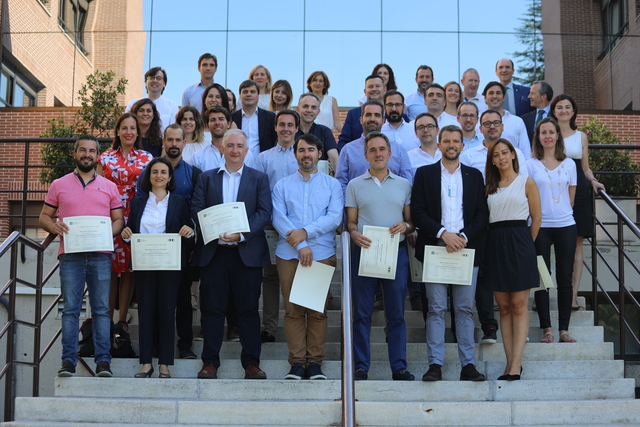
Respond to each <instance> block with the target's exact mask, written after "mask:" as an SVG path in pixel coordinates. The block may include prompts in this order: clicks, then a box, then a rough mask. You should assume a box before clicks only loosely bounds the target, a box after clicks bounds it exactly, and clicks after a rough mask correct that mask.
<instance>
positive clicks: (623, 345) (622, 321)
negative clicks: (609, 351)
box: [618, 215, 627, 361]
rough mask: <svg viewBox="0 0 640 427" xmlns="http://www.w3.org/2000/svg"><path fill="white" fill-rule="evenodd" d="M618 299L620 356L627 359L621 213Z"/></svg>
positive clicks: (619, 224)
mask: <svg viewBox="0 0 640 427" xmlns="http://www.w3.org/2000/svg"><path fill="white" fill-rule="evenodd" d="M618 299H619V302H618V304H619V305H620V308H619V310H620V314H619V315H618V321H619V323H620V326H619V327H620V358H621V359H622V360H625V361H626V360H627V357H626V353H627V343H626V339H625V335H626V334H625V317H624V301H625V286H624V228H623V223H622V218H621V217H620V215H618Z"/></svg>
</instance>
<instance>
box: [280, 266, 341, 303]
mask: <svg viewBox="0 0 640 427" xmlns="http://www.w3.org/2000/svg"><path fill="white" fill-rule="evenodd" d="M335 269H336V268H335V267H331V266H330V265H326V264H323V263H321V262H317V261H314V262H313V263H311V267H303V266H302V264H300V263H298V268H297V269H296V275H295V276H294V277H293V284H292V285H291V294H290V295H289V302H291V303H293V304H297V305H301V306H303V307H307V308H310V309H311V310H315V311H318V312H320V313H323V312H324V306H325V303H326V302H327V295H328V294H329V285H331V279H332V278H333V272H334V271H335Z"/></svg>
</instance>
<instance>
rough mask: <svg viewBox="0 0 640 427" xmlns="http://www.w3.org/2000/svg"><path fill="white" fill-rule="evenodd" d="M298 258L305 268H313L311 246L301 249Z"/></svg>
mask: <svg viewBox="0 0 640 427" xmlns="http://www.w3.org/2000/svg"><path fill="white" fill-rule="evenodd" d="M298 257H299V258H300V264H302V266H303V267H311V263H313V251H312V250H311V248H310V247H309V246H305V247H304V248H302V249H300V250H299V251H298Z"/></svg>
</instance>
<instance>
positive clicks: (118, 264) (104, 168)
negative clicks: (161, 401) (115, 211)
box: [96, 113, 153, 330]
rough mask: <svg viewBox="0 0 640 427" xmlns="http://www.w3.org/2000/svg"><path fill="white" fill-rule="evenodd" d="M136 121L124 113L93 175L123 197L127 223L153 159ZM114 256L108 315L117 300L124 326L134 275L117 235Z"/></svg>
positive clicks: (126, 252) (129, 253)
mask: <svg viewBox="0 0 640 427" xmlns="http://www.w3.org/2000/svg"><path fill="white" fill-rule="evenodd" d="M139 130H140V129H139V126H138V119H137V118H136V116H135V115H134V114H132V113H124V114H123V115H121V116H120V118H119V119H118V121H117V122H116V130H115V134H116V137H115V138H114V139H113V143H112V144H111V149H109V150H107V151H105V152H104V153H102V154H101V155H100V157H99V158H98V165H97V167H96V172H97V173H98V174H100V175H102V176H104V177H105V178H107V179H108V180H109V181H111V182H113V183H114V184H116V186H117V187H118V192H119V193H120V197H121V198H122V211H123V213H124V220H125V222H126V221H127V219H128V217H129V212H130V210H131V207H130V203H131V200H132V199H133V198H134V197H135V196H136V188H137V184H138V177H139V176H140V173H141V172H142V171H143V170H144V168H145V166H147V164H149V162H150V161H151V160H152V159H153V156H152V155H151V154H150V153H148V152H146V151H144V150H143V149H142V143H141V141H140V132H139ZM113 246H114V250H115V252H114V255H113V262H112V267H111V271H112V273H111V296H110V297H109V315H110V317H111V318H113V311H114V310H115V306H116V298H118V299H119V310H118V318H119V319H118V320H119V322H118V323H121V324H122V326H123V327H124V329H125V330H126V329H128V326H127V314H128V313H129V304H130V303H131V297H133V274H132V273H131V270H130V269H129V264H130V261H131V249H130V248H129V246H128V245H125V244H124V243H122V238H121V237H120V236H117V237H116V238H115V239H114V241H113Z"/></svg>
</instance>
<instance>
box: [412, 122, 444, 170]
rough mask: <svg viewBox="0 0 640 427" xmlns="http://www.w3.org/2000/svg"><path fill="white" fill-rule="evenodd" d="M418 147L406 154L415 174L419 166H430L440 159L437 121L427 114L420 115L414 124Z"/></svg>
mask: <svg viewBox="0 0 640 427" xmlns="http://www.w3.org/2000/svg"><path fill="white" fill-rule="evenodd" d="M414 128H415V133H416V137H417V138H418V140H419V141H420V146H419V147H418V148H414V149H413V150H410V151H408V152H407V155H408V156H409V160H410V161H411V167H412V168H413V172H414V173H415V171H416V169H418V168H419V167H420V166H426V165H432V164H434V163H435V162H437V161H438V160H440V159H441V158H442V152H441V151H440V150H438V131H439V129H438V121H437V120H436V118H435V117H433V115H431V114H429V113H420V114H418V117H416V120H415V122H414Z"/></svg>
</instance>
